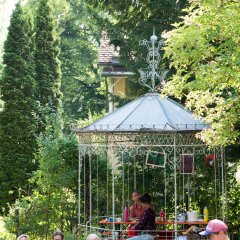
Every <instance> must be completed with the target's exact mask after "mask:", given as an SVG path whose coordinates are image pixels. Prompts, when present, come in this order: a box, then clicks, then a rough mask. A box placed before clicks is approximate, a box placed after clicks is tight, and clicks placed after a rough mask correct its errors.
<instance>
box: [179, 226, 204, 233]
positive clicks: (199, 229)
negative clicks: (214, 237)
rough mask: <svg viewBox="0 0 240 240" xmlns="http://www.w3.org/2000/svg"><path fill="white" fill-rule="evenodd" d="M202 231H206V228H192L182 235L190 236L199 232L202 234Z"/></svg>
mask: <svg viewBox="0 0 240 240" xmlns="http://www.w3.org/2000/svg"><path fill="white" fill-rule="evenodd" d="M202 230H204V228H202V227H200V226H194V225H192V226H190V227H189V228H188V229H187V230H186V231H184V232H182V235H184V236H185V235H188V234H191V233H193V234H198V233H199V232H201V231H202Z"/></svg>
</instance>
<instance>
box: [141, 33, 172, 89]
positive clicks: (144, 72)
mask: <svg viewBox="0 0 240 240" xmlns="http://www.w3.org/2000/svg"><path fill="white" fill-rule="evenodd" d="M139 44H140V45H143V46H146V47H147V49H148V54H147V63H148V68H145V69H139V70H138V71H139V73H140V78H139V83H140V84H141V85H143V86H145V87H147V88H149V89H150V91H151V92H155V91H156V87H157V85H158V84H157V82H156V81H157V80H159V82H161V81H163V80H164V79H165V77H166V75H167V73H168V70H166V69H162V68H160V67H159V65H160V61H161V55H160V53H159V49H160V47H162V46H163V45H164V42H163V41H162V40H160V41H157V36H156V35H155V29H154V30H153V35H152V36H151V38H150V41H147V40H146V39H144V40H141V41H140V42H139Z"/></svg>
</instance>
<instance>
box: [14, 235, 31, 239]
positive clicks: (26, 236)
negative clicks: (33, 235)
mask: <svg viewBox="0 0 240 240" xmlns="http://www.w3.org/2000/svg"><path fill="white" fill-rule="evenodd" d="M17 240H29V236H28V235H27V234H21V235H19V236H18V238H17Z"/></svg>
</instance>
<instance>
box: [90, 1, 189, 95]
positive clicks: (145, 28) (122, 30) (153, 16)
mask: <svg viewBox="0 0 240 240" xmlns="http://www.w3.org/2000/svg"><path fill="white" fill-rule="evenodd" d="M89 2H90V3H91V4H92V5H93V6H98V7H100V9H102V11H103V12H104V13H107V14H103V13H102V14H99V13H98V14H93V17H95V18H96V19H97V20H98V22H99V24H101V25H102V26H103V28H104V29H106V30H107V32H108V34H109V37H110V39H111V43H113V44H114V45H115V46H119V47H120V57H121V59H120V61H121V63H122V64H123V65H125V66H127V68H128V69H129V70H131V71H133V72H135V73H137V69H139V68H141V67H146V65H145V63H146V54H147V49H145V48H144V47H143V46H140V45H139V40H143V39H147V40H149V39H150V36H151V35H152V34H153V27H155V28H156V35H157V37H158V40H159V39H160V38H161V33H162V32H163V31H166V30H170V29H172V28H173V26H172V24H173V23H175V22H178V21H179V20H180V16H181V15H182V12H181V9H183V8H184V7H186V4H187V1H186V0H182V1H175V0H168V1H165V0H151V1H145V0H139V1H131V0H127V1H115V0H113V1H109V0H90V1H89ZM164 61H165V63H163V64H166V63H167V60H164ZM138 77H139V76H138V74H136V75H135V79H138ZM130 87H131V89H129V94H130V95H131V96H137V95H140V94H143V93H145V92H146V91H147V89H146V88H143V87H142V86H140V84H138V83H136V82H132V83H131V85H130Z"/></svg>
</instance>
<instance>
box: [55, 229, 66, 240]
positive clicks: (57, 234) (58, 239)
mask: <svg viewBox="0 0 240 240" xmlns="http://www.w3.org/2000/svg"><path fill="white" fill-rule="evenodd" d="M52 239H53V240H64V235H63V233H62V232H61V231H60V230H57V231H55V232H54V233H53V235H52Z"/></svg>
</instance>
